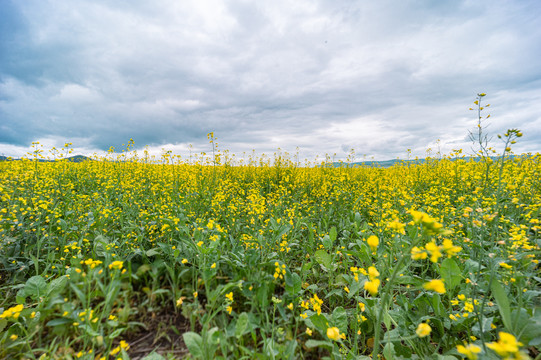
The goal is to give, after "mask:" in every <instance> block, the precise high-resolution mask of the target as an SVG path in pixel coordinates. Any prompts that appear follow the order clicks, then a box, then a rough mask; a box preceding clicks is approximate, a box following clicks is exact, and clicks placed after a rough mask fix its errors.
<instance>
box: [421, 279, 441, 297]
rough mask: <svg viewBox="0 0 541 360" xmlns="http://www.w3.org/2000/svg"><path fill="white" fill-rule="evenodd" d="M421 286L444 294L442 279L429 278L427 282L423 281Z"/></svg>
mask: <svg viewBox="0 0 541 360" xmlns="http://www.w3.org/2000/svg"><path fill="white" fill-rule="evenodd" d="M423 287H424V288H425V289H426V290H432V291H435V292H437V293H438V294H445V285H444V284H443V280H439V279H434V280H430V281H429V282H427V283H425V284H424V285H423Z"/></svg>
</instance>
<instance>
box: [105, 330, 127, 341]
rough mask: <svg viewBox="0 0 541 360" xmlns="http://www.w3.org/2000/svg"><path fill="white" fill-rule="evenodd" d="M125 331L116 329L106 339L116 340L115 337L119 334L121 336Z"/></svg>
mask: <svg viewBox="0 0 541 360" xmlns="http://www.w3.org/2000/svg"><path fill="white" fill-rule="evenodd" d="M125 330H126V329H125V328H121V329H116V330H115V331H113V332H112V333H111V334H109V336H108V338H109V339H114V338H116V337H117V336H119V335H120V334H122V333H123V332H124V331H125Z"/></svg>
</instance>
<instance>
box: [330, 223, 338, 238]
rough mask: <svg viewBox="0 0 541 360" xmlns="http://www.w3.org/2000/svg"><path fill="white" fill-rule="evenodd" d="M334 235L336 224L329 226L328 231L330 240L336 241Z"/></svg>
mask: <svg viewBox="0 0 541 360" xmlns="http://www.w3.org/2000/svg"><path fill="white" fill-rule="evenodd" d="M336 235H337V233H336V226H333V227H332V228H331V230H330V231H329V237H330V238H331V241H332V242H335V241H336Z"/></svg>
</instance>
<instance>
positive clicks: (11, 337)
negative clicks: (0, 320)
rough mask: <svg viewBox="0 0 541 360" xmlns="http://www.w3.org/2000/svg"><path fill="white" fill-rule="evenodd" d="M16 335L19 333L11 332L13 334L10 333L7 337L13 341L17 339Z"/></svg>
mask: <svg viewBox="0 0 541 360" xmlns="http://www.w3.org/2000/svg"><path fill="white" fill-rule="evenodd" d="M18 337H19V335H16V334H13V335H11V336H10V337H9V338H10V339H11V340H12V341H15V340H17V338H18Z"/></svg>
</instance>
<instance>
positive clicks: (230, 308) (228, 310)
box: [226, 305, 233, 315]
mask: <svg viewBox="0 0 541 360" xmlns="http://www.w3.org/2000/svg"><path fill="white" fill-rule="evenodd" d="M226 310H227V313H228V314H229V315H231V311H233V308H232V307H231V305H229V306H228V307H227V308H226Z"/></svg>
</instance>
